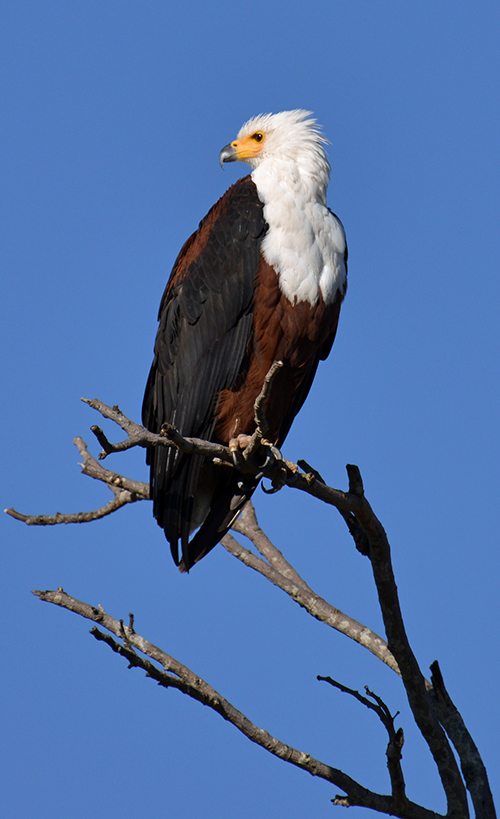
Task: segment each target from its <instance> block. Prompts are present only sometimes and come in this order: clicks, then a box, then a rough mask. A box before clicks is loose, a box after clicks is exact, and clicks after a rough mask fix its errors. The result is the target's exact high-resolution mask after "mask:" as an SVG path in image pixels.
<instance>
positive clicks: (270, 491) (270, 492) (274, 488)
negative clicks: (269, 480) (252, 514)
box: [260, 483, 285, 495]
mask: <svg viewBox="0 0 500 819" xmlns="http://www.w3.org/2000/svg"><path fill="white" fill-rule="evenodd" d="M284 485H285V484H284V483H282V484H281V486H271V488H270V489H266V487H265V486H264V484H263V483H261V485H260V487H261V489H262V491H263V492H265V494H266V495H275V494H276V492H279V491H280V489H283V487H284Z"/></svg>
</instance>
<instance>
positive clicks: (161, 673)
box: [33, 588, 443, 819]
mask: <svg viewBox="0 0 500 819" xmlns="http://www.w3.org/2000/svg"><path fill="white" fill-rule="evenodd" d="M33 594H35V595H36V596H37V597H39V598H40V599H41V600H43V601H46V602H49V603H54V604H55V605H57V606H61V607H62V608H65V609H68V610H69V611H73V612H75V613H77V614H79V615H81V616H82V617H85V618H86V619H88V620H92V621H93V622H96V623H99V625H101V626H102V627H104V628H105V629H106V630H107V631H109V632H111V634H114V635H115V637H117V638H118V639H119V640H122V641H123V642H122V643H118V642H117V641H116V640H114V639H113V638H112V637H110V636H109V635H106V634H104V633H103V632H101V631H99V629H97V628H93V629H92V630H91V634H93V636H94V637H95V638H96V639H98V640H100V641H102V642H105V643H106V644H107V645H108V646H109V647H110V648H112V650H113V651H115V652H116V653H117V654H120V655H121V656H123V657H125V658H126V659H127V660H128V662H129V667H137V668H142V669H143V670H144V671H145V672H146V674H147V676H148V677H151V678H152V679H154V680H156V681H157V682H158V683H159V685H161V686H162V687H164V688H176V689H177V690H179V691H182V692H183V693H184V694H187V695H188V696H190V697H192V698H193V699H195V700H198V702H201V703H203V705H207V706H208V707H209V708H212V710H214V711H216V712H217V713H218V714H220V716H222V717H223V718H224V719H225V720H227V721H228V722H230V723H231V724H232V725H234V726H235V727H236V728H238V730H239V731H241V732H242V733H243V734H244V735H245V736H246V737H247V738H248V739H250V740H251V741H252V742H255V743H256V744H257V745H260V746H261V747H262V748H264V749H265V750H266V751H269V753H271V754H273V755H274V756H277V757H279V758H280V759H283V760H284V761H285V762H289V763H290V764H292V765H295V766H297V767H298V768H301V769H302V770H304V771H307V772H308V773H310V774H311V775H312V776H318V777H320V778H321V779H325V780H326V781H327V782H330V783H331V784H333V785H335V786H336V787H338V788H341V789H342V790H343V791H345V794H346V796H339V797H336V799H335V800H334V802H336V803H337V804H345V805H352V806H354V805H356V806H358V807H365V808H372V809H373V810H376V811H378V812H379V813H385V814H389V815H392V816H399V817H401V819H443V817H442V816H441V815H440V814H437V813H435V812H434V811H430V810H427V809H426V808H423V807H421V806H420V805H417V804H415V803H414V802H410V801H409V800H408V801H407V802H406V804H405V807H404V810H401V809H400V808H399V807H397V806H396V804H395V800H394V799H393V798H392V797H391V796H385V795H381V794H377V793H374V792H373V791H370V790H368V789H367V788H365V787H363V786H362V785H360V784H359V783H358V782H356V781H355V780H354V779H352V778H351V777H350V776H348V775H347V774H345V773H344V772H343V771H341V770H339V769H338V768H333V767H331V766H330V765H326V764H325V763H323V762H320V761H319V760H317V759H315V758H314V757H312V756H310V754H307V753H304V752H302V751H299V750H297V749H296V748H293V747H292V746H290V745H287V744H285V743H283V742H281V741H280V740H278V739H276V737H273V736H272V735H271V734H269V733H268V732H267V731H265V730H263V729H262V728H258V727H257V726H256V725H255V724H254V723H253V722H251V721H250V720H249V719H248V717H246V716H245V715H244V714H242V713H241V711H238V709H236V708H235V707H234V706H233V705H232V704H231V703H230V702H228V700H226V699H224V697H222V696H221V695H220V694H219V693H218V692H217V691H216V690H215V689H214V688H212V686H210V685H209V684H208V683H206V682H205V681H204V680H203V679H201V677H199V676H198V675H197V674H195V673H194V672H192V671H191V670H190V669H189V668H187V667H186V666H185V665H183V664H182V663H180V662H179V661H178V660H176V659H175V658H174V657H171V656H170V655H169V654H166V653H165V652H164V651H162V650H161V649H160V648H158V647H157V646H155V645H154V644H153V643H150V642H149V641H148V640H146V639H145V638H144V637H141V636H140V635H139V634H137V633H136V631H135V630H134V627H133V622H131V624H130V625H129V626H126V625H125V624H124V621H123V620H115V619H114V618H113V617H111V616H110V615H109V614H107V613H106V612H105V611H104V610H103V609H102V608H101V607H96V606H91V605H89V604H88V603H84V602H82V601H80V600H77V599H76V598H74V597H70V595H68V594H66V592H64V591H63V589H61V588H59V589H57V590H56V591H34V592H33ZM134 649H137V650H139V651H140V652H141V653H142V654H145V655H146V657H149V658H150V660H154V661H155V662H158V663H159V664H160V665H161V666H162V669H163V670H162V669H160V668H158V667H157V666H156V665H155V664H154V663H153V662H151V661H150V660H146V659H144V658H143V657H141V656H140V655H138V654H137V653H136V651H135V650H134ZM337 800H341V801H337Z"/></svg>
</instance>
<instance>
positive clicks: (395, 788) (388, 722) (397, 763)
mask: <svg viewBox="0 0 500 819" xmlns="http://www.w3.org/2000/svg"><path fill="white" fill-rule="evenodd" d="M317 679H318V680H322V681H323V682H327V683H329V684H330V685H332V686H333V687H334V688H338V689H339V691H343V692H344V693H346V694H350V695H351V696H352V697H354V698H355V699H357V700H358V702H361V703H362V704H363V705H365V706H366V707H367V708H369V709H370V710H372V711H375V713H376V714H377V716H378V718H379V719H380V721H381V722H382V724H383V725H384V727H385V729H386V730H387V733H388V734H389V744H388V745H387V750H386V756H387V768H388V770H389V776H390V779H391V789H392V796H393V799H394V802H395V804H396V805H397V806H398V808H399V810H402V811H404V809H405V805H406V803H407V801H408V800H407V797H406V786H405V780H404V776H403V770H402V768H401V749H402V747H403V744H404V733H403V729H402V728H399V729H398V730H397V731H396V729H395V728H394V720H395V719H396V717H397V716H398V713H399V711H398V712H397V713H396V714H395V715H394V716H391V712H390V710H389V708H388V707H387V705H386V704H385V702H384V701H383V700H382V699H381V698H380V697H379V696H378V695H377V694H374V693H373V691H370V690H369V688H368V686H365V691H366V694H367V696H366V697H364V696H363V695H362V694H360V693H359V691H355V690H354V689H352V688H348V687H347V686H346V685H343V684H342V683H340V682H337V681H336V680H333V679H332V678H331V677H321V676H320V675H319V674H318V677H317ZM368 697H371V699H368ZM372 700H374V702H372Z"/></svg>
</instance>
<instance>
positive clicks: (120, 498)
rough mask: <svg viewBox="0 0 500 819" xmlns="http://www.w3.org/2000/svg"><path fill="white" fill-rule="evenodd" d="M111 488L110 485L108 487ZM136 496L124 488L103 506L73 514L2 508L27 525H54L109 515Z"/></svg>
mask: <svg viewBox="0 0 500 819" xmlns="http://www.w3.org/2000/svg"><path fill="white" fill-rule="evenodd" d="M110 488H111V487H110ZM136 500H138V498H134V497H133V496H132V495H131V493H130V492H128V491H127V490H126V489H121V490H119V491H118V490H117V491H116V494H115V497H114V498H113V499H112V500H110V501H109V503H107V504H106V505H105V506H101V507H99V509H93V510H92V511H90V512H76V513H74V514H62V513H61V512H56V514H55V515H23V514H22V513H21V512H17V511H16V510H15V509H4V512H5V513H6V514H7V515H10V516H11V517H12V518H15V519H16V520H20V521H22V522H23V523H25V524H26V525H27V526H55V525H56V524H57V523H89V522H90V521H92V520H99V518H104V517H106V516H107V515H111V514H112V513H113V512H116V511H117V510H118V509H121V508H122V506H126V505H127V503H134V501H136Z"/></svg>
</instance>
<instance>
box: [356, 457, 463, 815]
mask: <svg viewBox="0 0 500 819" xmlns="http://www.w3.org/2000/svg"><path fill="white" fill-rule="evenodd" d="M348 475H349V490H350V495H356V496H357V497H358V498H359V501H360V506H359V508H358V509H356V511H355V515H356V518H357V521H358V522H359V525H360V526H361V527H362V529H363V531H364V533H365V535H366V537H367V539H368V555H369V558H370V562H371V565H372V570H373V576H374V579H375V585H376V587H377V593H378V599H379V604H380V609H381V612H382V617H383V619H384V625H385V630H386V634H387V642H388V645H389V649H390V651H391V652H392V654H393V655H394V657H395V658H396V661H397V663H398V666H399V669H400V672H401V676H402V679H403V683H404V686H405V688H406V693H407V696H408V701H409V703H410V707H411V710H412V713H413V715H414V717H415V721H416V723H417V725H418V727H419V729H420V732H421V733H422V736H423V737H424V739H425V740H426V742H427V744H428V746H429V750H430V751H431V754H432V756H433V757H434V761H435V763H436V766H437V769H438V771H439V775H440V778H441V782H442V784H443V788H444V791H445V793H446V798H447V802H448V813H447V815H448V816H449V817H450V818H451V817H454V819H465V818H466V817H468V816H469V808H468V804H467V795H466V792H465V786H464V784H463V781H462V777H461V776H460V771H459V769H458V765H457V762H456V759H455V757H454V755H453V751H452V749H451V747H450V744H449V742H448V739H447V737H446V734H445V732H444V730H443V728H442V726H441V724H440V723H439V720H438V717H437V714H436V711H435V709H434V707H433V702H432V697H431V694H430V692H429V690H428V688H427V686H426V680H425V677H424V675H423V674H422V672H421V671H420V668H419V666H418V663H417V660H416V658H415V655H414V654H413V651H412V650H411V647H410V644H409V641H408V637H407V634H406V629H405V627H404V623H403V617H402V614H401V608H400V605H399V596H398V590H397V586H396V581H395V579H394V572H393V569H392V560H391V550H390V546H389V541H388V540H387V535H386V533H385V531H384V528H383V526H382V524H381V523H380V521H379V520H378V518H377V517H376V516H375V514H374V512H373V510H372V508H371V506H370V504H369V503H368V501H366V499H365V497H364V494H362V493H363V482H362V480H361V474H360V472H359V469H358V467H357V466H354V465H349V466H348Z"/></svg>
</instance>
